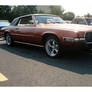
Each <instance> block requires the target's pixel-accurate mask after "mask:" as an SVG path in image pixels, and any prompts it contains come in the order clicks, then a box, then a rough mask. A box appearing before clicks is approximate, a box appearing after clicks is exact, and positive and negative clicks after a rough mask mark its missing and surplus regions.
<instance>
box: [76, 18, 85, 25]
mask: <svg viewBox="0 0 92 92" xmlns="http://www.w3.org/2000/svg"><path fill="white" fill-rule="evenodd" d="M77 24H85V25H86V21H85V20H84V19H79V20H78V21H77Z"/></svg>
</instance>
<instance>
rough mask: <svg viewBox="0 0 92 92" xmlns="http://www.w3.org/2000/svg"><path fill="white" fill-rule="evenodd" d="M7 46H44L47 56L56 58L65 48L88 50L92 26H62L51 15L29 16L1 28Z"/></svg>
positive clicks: (59, 20) (62, 23)
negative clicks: (21, 44)
mask: <svg viewBox="0 0 92 92" xmlns="http://www.w3.org/2000/svg"><path fill="white" fill-rule="evenodd" d="M2 30H4V37H5V39H6V43H7V45H9V46H10V45H13V43H14V42H18V43H24V44H31V45H36V46H44V47H45V51H46V53H47V55H48V56H50V57H56V56H57V55H59V54H61V55H62V52H63V51H64V50H66V49H67V48H68V49H70V48H72V49H73V48H75V49H77V48H78V49H79V48H88V47H91V45H92V26H86V25H78V24H64V21H63V20H62V19H61V18H60V17H58V16H56V15H51V14H30V15H25V16H21V17H18V18H15V19H14V20H13V22H12V23H11V25H10V26H9V27H6V28H3V29H2Z"/></svg>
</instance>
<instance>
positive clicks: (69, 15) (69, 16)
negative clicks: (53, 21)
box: [63, 12, 75, 20]
mask: <svg viewBox="0 0 92 92" xmlns="http://www.w3.org/2000/svg"><path fill="white" fill-rule="evenodd" d="M74 17H75V14H74V13H73V12H65V13H64V14H63V19H64V20H72V19H73V18H74Z"/></svg>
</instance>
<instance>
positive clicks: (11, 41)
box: [6, 33, 13, 46]
mask: <svg viewBox="0 0 92 92" xmlns="http://www.w3.org/2000/svg"><path fill="white" fill-rule="evenodd" d="M6 44H7V45H8V46H12V45H13V40H12V37H11V35H10V34H9V33H7V34H6Z"/></svg>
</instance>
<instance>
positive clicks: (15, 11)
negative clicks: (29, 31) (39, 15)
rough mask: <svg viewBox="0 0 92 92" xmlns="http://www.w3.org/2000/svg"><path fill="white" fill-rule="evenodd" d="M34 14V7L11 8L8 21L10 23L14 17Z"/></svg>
mask: <svg viewBox="0 0 92 92" xmlns="http://www.w3.org/2000/svg"><path fill="white" fill-rule="evenodd" d="M36 12H37V10H36V6H12V10H11V18H10V21H12V19H14V18H15V17H18V16H22V15H26V14H34V13H36Z"/></svg>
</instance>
